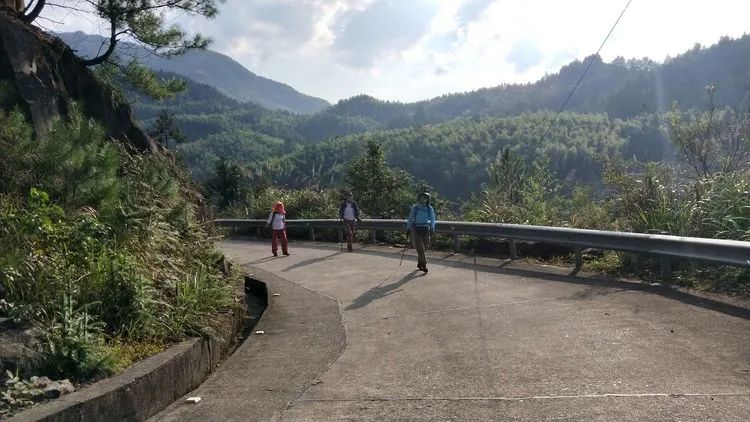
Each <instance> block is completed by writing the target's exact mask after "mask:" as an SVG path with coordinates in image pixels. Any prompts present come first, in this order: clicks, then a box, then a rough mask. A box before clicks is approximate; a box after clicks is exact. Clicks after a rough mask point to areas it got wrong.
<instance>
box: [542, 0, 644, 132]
mask: <svg viewBox="0 0 750 422" xmlns="http://www.w3.org/2000/svg"><path fill="white" fill-rule="evenodd" d="M632 1H633V0H628V3H627V4H626V5H625V7H624V8H623V9H622V12H620V16H618V17H617V20H616V21H615V23H614V25H612V28H610V29H609V32H608V33H607V36H606V37H604V41H602V44H601V45H600V46H599V49H598V50H596V53H594V55H593V56H591V60H589V64H588V66H586V69H584V71H583V73H581V76H580V77H579V78H578V81H577V82H576V84H575V85H574V86H573V89H572V90H571V91H570V94H568V98H566V99H565V102H564V103H563V105H562V107H560V110H558V111H557V114H556V115H555V117H554V118H553V119H552V121H551V122H550V124H549V126H547V130H546V131H544V135H542V138H541V139H540V140H539V143H538V144H537V145H541V144H542V142H544V139H545V138H546V137H547V135H548V134H549V131H550V130H551V129H552V126H554V125H555V122H556V121H557V118H558V117H560V114H562V112H563V110H564V109H565V106H566V105H568V101H570V98H571V97H572V96H573V93H574V92H576V88H578V85H579V84H580V83H581V81H582V80H583V77H584V76H586V72H588V71H589V69H590V68H591V65H592V64H594V59H595V58H596V57H598V56H599V52H600V51H602V48H603V47H604V44H606V43H607V40H609V36H610V35H612V32H613V31H614V30H615V27H617V24H618V23H620V19H622V16H623V15H624V14H625V11H626V10H628V7H630V3H631V2H632Z"/></svg>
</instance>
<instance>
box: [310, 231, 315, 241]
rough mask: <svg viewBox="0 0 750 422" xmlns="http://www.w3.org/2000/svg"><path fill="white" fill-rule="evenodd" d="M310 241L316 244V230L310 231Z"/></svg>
mask: <svg viewBox="0 0 750 422" xmlns="http://www.w3.org/2000/svg"><path fill="white" fill-rule="evenodd" d="M310 240H312V241H313V242H315V229H310Z"/></svg>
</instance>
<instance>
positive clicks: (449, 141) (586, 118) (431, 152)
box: [185, 112, 671, 199]
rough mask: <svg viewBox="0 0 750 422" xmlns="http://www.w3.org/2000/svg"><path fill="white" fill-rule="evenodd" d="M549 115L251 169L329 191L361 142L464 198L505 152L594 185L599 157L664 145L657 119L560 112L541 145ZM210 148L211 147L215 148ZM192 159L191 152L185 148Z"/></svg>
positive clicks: (397, 138)
mask: <svg viewBox="0 0 750 422" xmlns="http://www.w3.org/2000/svg"><path fill="white" fill-rule="evenodd" d="M551 117H552V116H551V114H550V113H546V112H538V113H524V114H521V115H518V116H512V117H486V118H459V119H454V120H451V121H448V122H445V123H440V124H436V125H426V126H422V127H417V128H407V129H393V130H387V131H378V132H370V133H366V134H361V135H350V136H347V137H342V138H335V139H330V140H327V141H324V142H321V143H317V144H311V145H307V146H305V147H304V148H301V149H298V150H297V151H295V152H293V153H291V154H288V155H284V156H282V157H280V158H277V159H272V160H269V161H268V164H267V166H264V167H256V168H260V169H262V171H264V172H266V173H269V174H272V175H273V177H274V179H273V182H274V183H278V184H282V185H288V186H306V185H316V186H323V187H326V186H334V185H335V184H336V182H337V181H339V180H341V179H342V176H343V173H344V171H345V166H346V163H347V162H349V161H350V160H351V159H352V158H353V157H355V156H357V155H359V154H362V153H363V151H364V148H365V145H366V143H367V141H368V140H375V141H376V142H378V143H379V144H381V145H382V147H383V149H384V150H385V151H386V153H387V156H388V157H389V162H390V164H391V165H393V166H395V167H398V168H401V169H404V170H406V171H407V172H409V173H410V174H411V175H413V176H414V177H415V178H417V179H421V180H424V181H426V182H427V183H428V184H429V185H431V186H433V187H435V189H436V190H437V191H438V192H440V193H442V194H443V195H445V196H447V197H449V198H452V199H457V198H463V199H466V198H468V197H470V195H471V193H472V192H473V193H476V192H478V190H479V188H480V186H481V184H482V183H485V182H487V181H488V178H489V174H488V171H487V170H488V168H489V167H490V165H491V164H493V163H495V162H496V160H497V158H498V157H499V155H500V154H501V153H502V151H503V150H504V149H506V148H508V149H510V150H511V151H513V152H516V153H518V155H520V156H521V157H523V158H525V159H526V160H527V162H531V161H536V162H541V163H547V167H548V168H549V170H550V172H551V173H552V174H553V175H554V176H556V177H557V178H559V179H561V180H566V181H568V182H576V183H587V184H595V183H599V182H600V181H601V169H602V157H605V156H615V155H618V154H621V155H624V156H632V155H633V154H637V155H639V156H640V157H641V158H642V159H650V160H660V159H662V158H664V157H666V156H669V155H670V154H671V147H670V145H669V142H668V140H667V138H666V133H665V131H664V130H663V129H662V127H663V125H662V121H661V119H659V118H658V117H657V116H648V115H641V116H639V117H637V118H633V119H629V120H626V121H623V120H620V119H615V120H610V119H609V118H608V117H607V115H606V114H581V113H563V114H562V115H561V116H560V119H559V121H558V123H557V124H556V125H555V126H554V127H553V128H552V130H551V131H550V133H549V134H548V136H547V137H546V138H545V139H544V140H543V141H540V138H541V135H542V133H541V132H542V131H543V130H544V128H545V127H546V123H547V122H548V121H549V119H550V118H551ZM214 147H215V146H214ZM185 153H186V156H187V157H188V159H189V160H191V161H193V159H192V157H191V155H192V153H193V151H192V150H190V149H186V150H185Z"/></svg>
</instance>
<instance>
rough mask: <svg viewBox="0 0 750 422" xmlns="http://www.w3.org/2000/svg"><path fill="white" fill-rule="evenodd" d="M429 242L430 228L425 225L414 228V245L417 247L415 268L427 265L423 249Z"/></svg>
mask: <svg viewBox="0 0 750 422" xmlns="http://www.w3.org/2000/svg"><path fill="white" fill-rule="evenodd" d="M429 244H430V229H429V228H427V227H416V228H415V229H414V247H415V248H416V249H417V268H426V267H427V257H426V256H425V254H424V253H425V251H426V250H427V246H428V245H429Z"/></svg>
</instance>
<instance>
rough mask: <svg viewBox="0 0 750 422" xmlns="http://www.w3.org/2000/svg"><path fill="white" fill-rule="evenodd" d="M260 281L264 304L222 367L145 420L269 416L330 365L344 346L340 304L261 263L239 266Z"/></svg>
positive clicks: (277, 415)
mask: <svg viewBox="0 0 750 422" xmlns="http://www.w3.org/2000/svg"><path fill="white" fill-rule="evenodd" d="M243 267H244V268H243V269H244V270H246V271H248V272H250V273H252V274H250V275H249V277H252V278H253V279H254V280H259V281H262V282H263V283H264V284H265V286H267V291H268V293H269V298H268V299H269V300H268V307H267V308H266V311H265V312H264V313H263V316H262V318H260V320H259V321H258V324H257V325H256V326H255V328H253V331H255V330H259V331H263V335H253V336H251V337H248V338H247V339H246V340H245V341H244V342H243V343H242V344H241V345H240V346H239V347H238V348H237V350H236V351H235V352H234V353H232V355H231V356H229V357H228V358H227V360H226V361H224V363H222V365H221V368H219V369H218V370H217V371H215V372H214V373H212V374H211V376H210V377H209V378H208V379H207V380H206V381H205V382H204V383H203V384H201V385H200V387H198V388H197V389H196V390H194V391H192V392H190V393H189V395H190V396H198V397H201V398H202V400H201V401H200V403H196V404H190V403H185V401H184V400H182V399H180V400H178V401H175V403H173V404H172V405H171V406H169V407H168V408H167V409H165V410H164V411H162V412H160V413H159V414H157V415H155V416H154V417H153V418H152V419H149V421H159V422H188V421H201V422H202V421H225V422H229V421H243V422H244V421H268V420H279V418H281V415H282V413H283V412H284V411H285V410H286V409H287V408H288V407H289V406H290V403H293V402H294V401H295V400H297V398H299V397H300V396H301V395H302V394H304V392H305V391H307V389H309V388H310V387H311V386H314V385H316V384H317V383H318V382H319V380H320V377H321V376H322V375H323V374H324V373H325V372H326V371H328V370H329V369H330V368H331V365H332V364H333V363H334V362H336V361H337V360H338V359H339V357H340V356H341V353H342V352H343V351H344V349H345V348H346V345H347V339H346V328H345V327H344V324H343V321H342V315H341V310H340V307H339V303H338V302H337V301H336V300H335V299H333V298H330V297H328V296H325V295H323V294H320V293H318V292H315V291H313V290H310V289H308V288H305V287H303V286H300V285H298V284H295V283H293V282H291V281H288V280H286V279H284V278H281V277H279V276H277V275H275V274H273V273H270V272H266V271H263V270H261V269H260V268H255V267H249V266H243Z"/></svg>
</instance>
